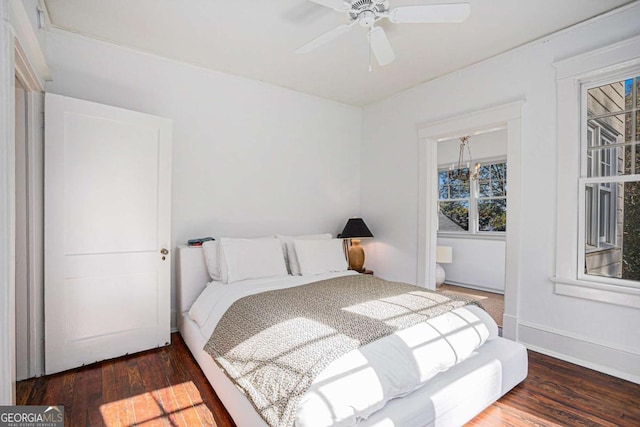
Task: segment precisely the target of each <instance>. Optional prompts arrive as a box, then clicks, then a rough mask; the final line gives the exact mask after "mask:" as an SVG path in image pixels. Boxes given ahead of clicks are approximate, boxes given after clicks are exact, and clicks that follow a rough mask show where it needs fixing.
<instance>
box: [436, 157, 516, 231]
mask: <svg viewBox="0 0 640 427" xmlns="http://www.w3.org/2000/svg"><path fill="white" fill-rule="evenodd" d="M477 161H478V162H479V163H480V164H481V166H490V165H495V164H505V165H507V168H508V163H507V157H506V156H500V157H491V158H486V159H479V160H477ZM449 166H450V164H442V165H438V175H440V173H441V172H445V171H448V170H449ZM505 180H506V184H505V192H504V195H503V196H484V197H481V196H480V186H479V181H478V180H470V182H469V197H468V198H460V199H440V179H439V178H438V200H437V204H438V212H440V203H441V202H457V201H467V202H468V203H469V230H467V231H441V230H440V228H439V226H438V237H443V238H464V239H484V240H504V239H505V236H506V234H507V232H506V231H481V230H480V217H479V209H478V202H479V201H484V200H505V202H506V201H507V191H508V190H507V187H508V182H509V181H508V178H507V174H505ZM507 215H508V206H507Z"/></svg>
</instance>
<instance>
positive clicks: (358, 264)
mask: <svg viewBox="0 0 640 427" xmlns="http://www.w3.org/2000/svg"><path fill="white" fill-rule="evenodd" d="M349 270H355V271H363V270H364V249H363V248H362V246H360V239H351V246H350V247H349Z"/></svg>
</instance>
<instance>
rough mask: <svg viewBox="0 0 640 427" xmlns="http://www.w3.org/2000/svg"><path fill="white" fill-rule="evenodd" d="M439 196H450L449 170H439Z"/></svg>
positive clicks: (441, 197)
mask: <svg viewBox="0 0 640 427" xmlns="http://www.w3.org/2000/svg"><path fill="white" fill-rule="evenodd" d="M438 198H440V199H448V198H449V178H448V175H447V171H440V172H438Z"/></svg>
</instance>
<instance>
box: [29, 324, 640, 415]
mask: <svg viewBox="0 0 640 427" xmlns="http://www.w3.org/2000/svg"><path fill="white" fill-rule="evenodd" d="M16 391H17V404H18V405H55V404H61V405H64V407H65V426H67V427H69V426H92V427H93V426H134V425H136V426H142V425H144V426H200V425H207V426H218V427H228V426H233V425H234V423H233V421H232V420H231V418H230V417H229V414H228V413H227V411H226V410H225V408H224V407H223V406H222V403H221V402H220V400H219V399H218V397H217V396H216V394H215V392H214V391H213V389H212V388H211V387H210V386H209V383H208V382H207V380H206V378H205V376H204V375H203V374H202V371H201V370H200V368H199V367H198V365H197V364H196V362H195V360H194V359H193V357H192V356H191V353H189V350H188V349H187V347H186V345H185V344H184V342H183V341H182V338H181V337H180V335H178V334H173V335H172V343H171V345H170V346H167V347H163V348H159V349H155V350H149V351H146V352H143V353H138V354H134V355H130V356H126V357H122V358H118V359H114V360H109V361H106V362H101V363H96V364H94V365H90V366H86V367H83V368H79V369H75V370H72V371H67V372H63V373H60V374H56V375H51V376H47V377H40V378H35V379H30V380H26V381H21V382H19V383H18V384H17V390H16ZM468 425H470V426H496V427H497V426H640V385H638V384H634V383H630V382H627V381H624V380H620V379H617V378H614V377H611V376H608V375H605V374H601V373H599V372H595V371H592V370H589V369H586V368H582V367H579V366H576V365H573V364H570V363H567V362H563V361H560V360H558V359H554V358H552V357H548V356H544V355H542V354H539V353H535V352H531V351H530V352H529V376H528V377H527V379H526V380H525V381H524V382H523V383H522V384H520V385H518V386H517V387H516V388H514V389H513V390H512V391H511V392H509V393H508V394H507V395H506V396H504V397H503V398H502V399H500V400H499V401H498V402H496V403H494V404H493V405H492V406H490V407H489V408H487V409H486V410H485V411H484V412H482V413H481V414H480V415H478V416H477V417H476V418H474V419H473V420H471V421H470V422H469V424H468ZM242 427H245V426H242ZM247 427H251V426H247ZM397 427H401V426H397Z"/></svg>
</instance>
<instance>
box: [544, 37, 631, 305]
mask: <svg viewBox="0 0 640 427" xmlns="http://www.w3.org/2000/svg"><path fill="white" fill-rule="evenodd" d="M638 52H640V36H635V37H632V38H629V39H626V40H622V41H620V42H617V43H614V44H611V45H608V46H605V47H602V48H599V49H596V50H593V51H589V52H585V53H582V54H579V55H576V56H572V57H568V58H566V59H562V60H559V61H556V62H555V63H554V64H553V65H554V66H555V68H556V96H557V103H556V106H557V117H556V136H557V138H556V140H557V143H556V147H557V148H556V150H557V156H556V182H557V184H556V185H557V192H556V197H557V198H556V209H557V212H556V213H557V216H556V227H555V230H556V251H555V258H556V265H555V274H554V275H553V276H552V277H551V278H550V279H551V281H552V282H553V283H554V292H555V293H556V294H558V295H564V296H569V297H574V298H581V299H587V300H593V301H597V302H600V303H609V304H615V305H620V306H625V307H633V308H638V309H640V287H638V286H634V285H633V284H631V285H630V284H628V283H617V282H616V283H613V281H612V280H607V281H606V283H605V282H602V281H593V280H591V279H592V277H591V276H590V277H589V280H584V279H581V278H580V277H579V276H578V257H579V252H581V251H582V252H584V246H582V247H579V238H578V236H579V233H578V230H579V228H580V229H582V230H584V226H585V224H584V216H581V215H579V206H581V205H582V206H584V200H583V198H584V192H581V191H577V190H579V188H578V180H579V179H580V177H581V169H580V168H581V165H585V164H586V159H585V158H584V157H586V153H585V152H584V151H583V150H581V144H580V141H582V138H583V132H584V129H585V128H584V127H583V126H581V111H582V109H581V99H583V98H581V96H580V90H581V85H582V84H584V83H588V82H590V81H593V80H599V79H602V76H604V75H610V76H612V75H614V74H616V73H617V74H618V75H626V73H628V72H629V71H631V70H632V69H635V68H637V67H638V66H640V55H638ZM585 102H586V101H585ZM579 199H580V200H579ZM582 243H584V242H582Z"/></svg>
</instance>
